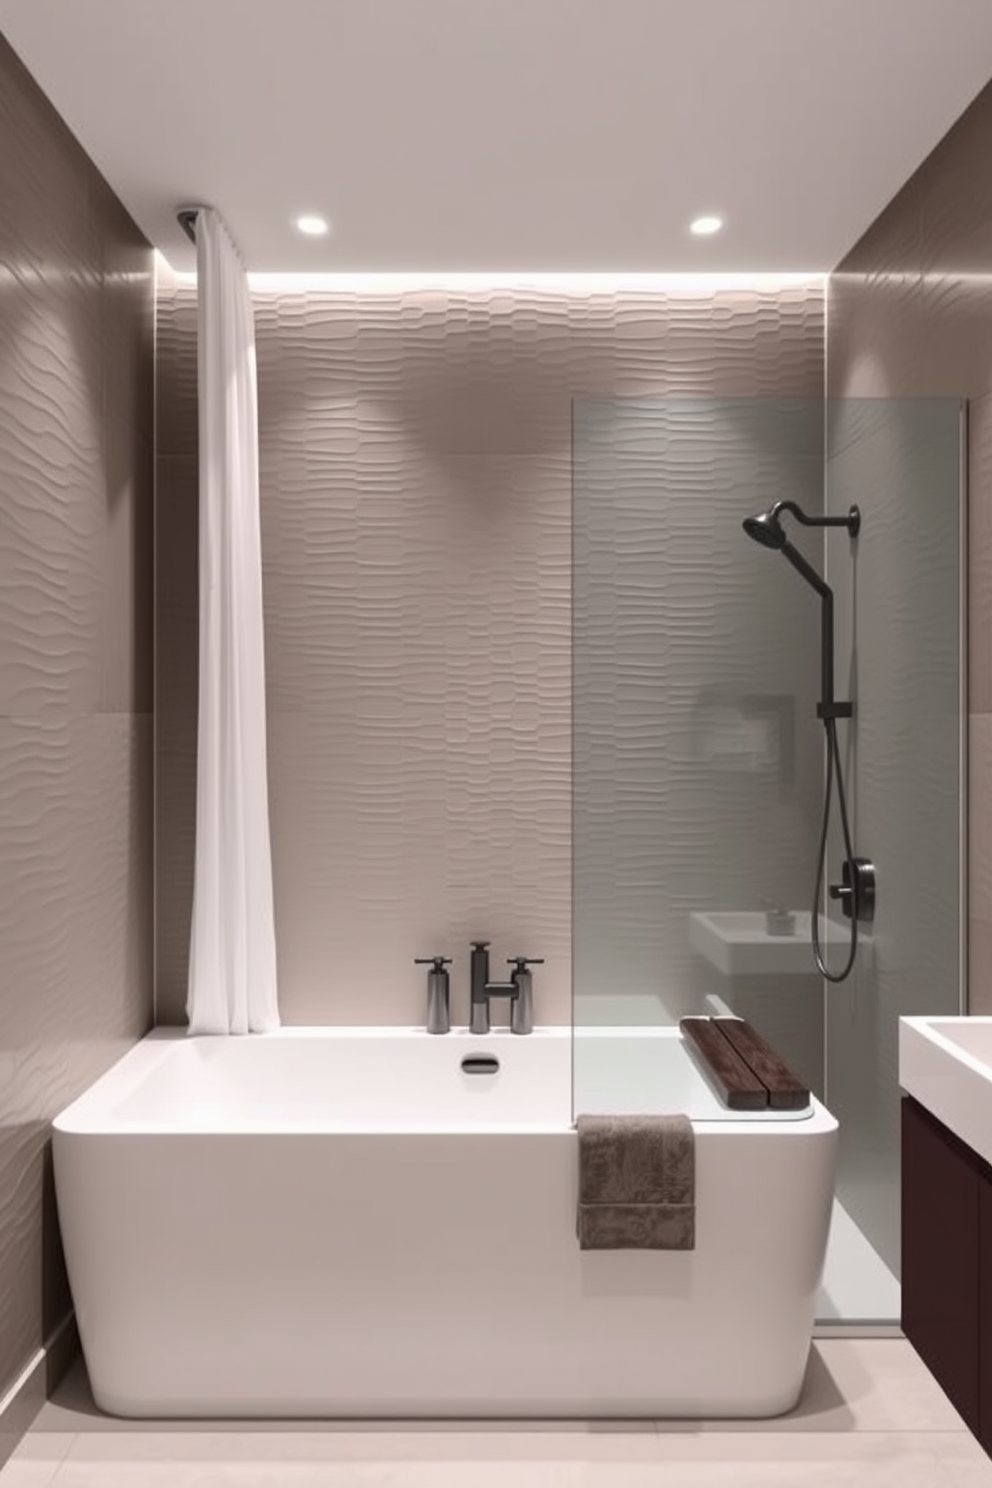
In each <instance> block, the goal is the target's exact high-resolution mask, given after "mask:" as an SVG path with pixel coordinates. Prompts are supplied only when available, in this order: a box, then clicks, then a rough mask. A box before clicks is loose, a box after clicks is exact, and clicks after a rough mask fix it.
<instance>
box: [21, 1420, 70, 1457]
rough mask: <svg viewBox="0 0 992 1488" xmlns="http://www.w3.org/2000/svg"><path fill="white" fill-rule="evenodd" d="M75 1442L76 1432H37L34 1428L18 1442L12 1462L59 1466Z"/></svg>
mask: <svg viewBox="0 0 992 1488" xmlns="http://www.w3.org/2000/svg"><path fill="white" fill-rule="evenodd" d="M75 1440H76V1436H75V1432H72V1431H68V1432H60V1431H36V1430H35V1429H34V1428H33V1427H32V1429H31V1430H30V1431H29V1432H28V1434H27V1435H26V1436H24V1437H22V1438H21V1440H20V1441H19V1442H18V1444H17V1447H16V1449H15V1451H13V1452H12V1453H11V1461H12V1462H51V1463H53V1464H58V1463H59V1462H61V1461H62V1459H63V1457H65V1456H66V1454H67V1453H68V1451H69V1448H70V1447H71V1446H72V1444H73V1442H74V1441H75Z"/></svg>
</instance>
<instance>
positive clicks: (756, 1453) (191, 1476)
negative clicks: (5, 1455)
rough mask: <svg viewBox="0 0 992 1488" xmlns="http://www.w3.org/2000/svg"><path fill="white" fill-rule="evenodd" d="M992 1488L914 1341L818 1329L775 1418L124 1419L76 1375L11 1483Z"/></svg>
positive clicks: (982, 1460) (219, 1487)
mask: <svg viewBox="0 0 992 1488" xmlns="http://www.w3.org/2000/svg"><path fill="white" fill-rule="evenodd" d="M49 1485H54V1488H302V1485H309V1488H317V1485H320V1488H717V1485H721V1488H731V1485H732V1488H992V1462H990V1461H989V1459H988V1458H987V1457H986V1456H985V1454H984V1452H983V1451H982V1450H981V1448H980V1447H979V1446H978V1445H977V1443H976V1442H975V1441H974V1440H973V1439H972V1437H971V1435H970V1434H969V1433H968V1431H967V1430H966V1428H965V1426H964V1423H963V1422H962V1420H961V1418H960V1416H958V1414H957V1413H956V1411H955V1410H954V1409H953V1408H952V1406H951V1405H950V1404H949V1403H948V1401H947V1400H946V1399H945V1397H944V1395H943V1394H942V1393H941V1391H940V1390H939V1389H938V1387H937V1385H936V1384H935V1383H934V1381H933V1379H932V1377H931V1376H930V1374H929V1373H928V1372H927V1370H926V1369H925V1368H924V1367H923V1365H922V1364H921V1363H920V1362H919V1360H918V1359H917V1357H916V1355H915V1354H914V1352H913V1350H912V1349H911V1348H910V1346H909V1344H908V1343H905V1342H904V1341H903V1340H901V1339H889V1338H885V1339H836V1340H832V1339H824V1340H820V1341H818V1342H817V1343H816V1344H814V1347H813V1354H812V1357H811V1359H810V1367H809V1371H808V1374H807V1379H806V1388H805V1390H804V1393H803V1398H802V1400H801V1401H800V1403H799V1405H798V1406H797V1407H796V1409H795V1410H794V1411H792V1412H791V1413H790V1414H789V1415H787V1416H782V1417H780V1418H778V1419H777V1420H774V1421H753V1422H743V1421H689V1422H686V1421H682V1422H678V1421H654V1422H652V1421H642V1422H605V1421H595V1422H549V1423H547V1424H545V1423H534V1422H527V1423H496V1422H480V1423H478V1424H469V1423H465V1422H458V1423H453V1424H450V1425H444V1424H440V1423H437V1422H424V1423H420V1424H418V1423H415V1422H399V1423H395V1424H389V1425H384V1424H382V1423H379V1422H377V1423H375V1424H374V1425H371V1424H368V1423H367V1424H364V1425H363V1424H361V1423H359V1424H348V1423H342V1422H303V1423H282V1424H279V1423H272V1422H251V1423H242V1424H240V1425H236V1426H235V1425H233V1424H232V1423H230V1422H227V1423H216V1422H169V1423H164V1422H155V1423H145V1422H140V1421H129V1422H115V1421H112V1420H110V1419H109V1418H108V1417H106V1416H102V1415H100V1414H99V1413H98V1412H97V1411H96V1408H95V1407H94V1405H93V1404H92V1401H91V1399H90V1397H89V1391H88V1388H87V1386H86V1379H85V1375H84V1374H83V1373H82V1371H81V1370H79V1369H77V1370H76V1371H74V1372H73V1374H71V1375H70V1376H69V1378H68V1379H67V1380H66V1382H65V1384H64V1385H63V1386H62V1387H61V1389H60V1390H59V1391H58V1393H57V1396H56V1398H55V1400H53V1401H52V1402H50V1403H49V1404H48V1405H47V1406H45V1408H44V1409H43V1411H42V1412H41V1414H40V1416H39V1417H38V1419H37V1421H36V1423H35V1426H34V1429H33V1430H32V1431H31V1432H30V1433H29V1434H28V1436H27V1437H26V1438H25V1439H24V1441H23V1442H22V1443H21V1446H20V1449H19V1450H18V1452H17V1454H16V1455H15V1456H14V1457H13V1458H12V1459H11V1460H10V1462H8V1464H7V1466H6V1467H5V1468H4V1469H3V1470H2V1471H0V1488H49Z"/></svg>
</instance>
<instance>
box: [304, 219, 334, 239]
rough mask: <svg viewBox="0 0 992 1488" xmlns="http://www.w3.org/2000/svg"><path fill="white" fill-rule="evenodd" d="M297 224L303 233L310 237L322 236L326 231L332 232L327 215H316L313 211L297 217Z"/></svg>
mask: <svg viewBox="0 0 992 1488" xmlns="http://www.w3.org/2000/svg"><path fill="white" fill-rule="evenodd" d="M296 226H297V227H298V228H299V230H300V232H301V233H306V235H307V237H308V238H322V237H323V236H324V234H325V233H326V232H330V223H329V222H328V221H327V218H326V217H316V216H314V215H313V214H312V213H311V214H309V215H307V216H303V217H297V219H296Z"/></svg>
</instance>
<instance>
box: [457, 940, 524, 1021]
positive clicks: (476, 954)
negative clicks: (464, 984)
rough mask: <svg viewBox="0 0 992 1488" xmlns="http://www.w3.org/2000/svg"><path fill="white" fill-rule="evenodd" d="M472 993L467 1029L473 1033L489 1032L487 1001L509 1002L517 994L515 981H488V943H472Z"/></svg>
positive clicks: (517, 989)
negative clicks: (491, 999) (493, 999)
mask: <svg viewBox="0 0 992 1488" xmlns="http://www.w3.org/2000/svg"><path fill="white" fill-rule="evenodd" d="M471 965H472V993H471V1004H470V1021H469V1027H470V1028H471V1030H472V1032H473V1033H488V1032H489V999H490V998H491V997H508V998H509V999H510V1000H511V1002H512V1001H513V1000H514V998H516V997H517V996H518V994H519V991H520V989H519V987H518V985H517V983H516V981H509V982H491V981H490V980H489V942H488V940H474V941H473V942H472V962H471Z"/></svg>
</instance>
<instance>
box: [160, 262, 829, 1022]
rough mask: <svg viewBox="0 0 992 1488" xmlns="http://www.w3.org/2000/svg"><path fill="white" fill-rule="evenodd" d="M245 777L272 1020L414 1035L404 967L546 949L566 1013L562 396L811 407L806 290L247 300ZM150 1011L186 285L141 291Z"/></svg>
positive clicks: (190, 407)
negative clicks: (267, 904)
mask: <svg viewBox="0 0 992 1488" xmlns="http://www.w3.org/2000/svg"><path fill="white" fill-rule="evenodd" d="M255 304H256V321H257V332H258V361H259V397H260V440H261V480H262V525H263V564H264V585H265V603H266V645H267V661H268V676H269V775H270V799H271V810H272V835H273V854H274V867H275V897H276V918H277V936H278V953H279V975H280V999H281V1005H282V1010H283V1015H284V1018H285V1019H286V1021H288V1022H290V1023H308V1022H316V1023H355V1022H369V1023H393V1022H395V1023H403V1024H416V1023H422V1022H423V1018H424V991H423V987H424V977H423V972H422V969H421V968H414V967H413V965H412V961H413V957H414V956H424V955H428V954H433V953H435V952H441V951H443V952H445V953H447V954H449V955H452V956H454V957H455V958H456V964H455V966H454V968H453V982H452V987H453V1003H454V1006H453V1014H454V1018H455V1020H456V1021H458V1022H464V1021H466V1017H467V979H468V945H469V941H470V940H471V939H472V938H473V937H479V936H487V937H490V938H491V939H492V941H493V955H494V958H495V964H496V965H498V964H499V962H500V961H501V960H502V958H504V957H506V956H508V955H510V954H512V953H526V954H529V955H536V956H544V957H546V965H545V966H544V967H541V968H539V970H538V972H537V974H536V976H535V996H536V1006H537V1017H538V1019H539V1020H541V1021H547V1022H554V1023H563V1022H567V1021H569V1020H570V1017H571V1005H570V996H571V967H570V946H571V924H570V916H571V909H570V903H571V883H570V877H571V872H570V870H571V863H570V857H571V842H570V791H571V728H570V707H571V678H570V624H571V616H570V594H569V584H570V545H571V518H570V509H571V478H572V456H571V434H572V427H571V419H572V399H573V397H584V398H614V397H615V398H624V397H637V396H640V397H651V396H661V395H665V394H676V393H678V394H682V395H714V394H722V395H726V396H735V395H737V396H766V397H781V396H785V395H789V396H795V397H810V398H818V397H821V396H822V391H823V292H822V284H821V283H820V282H818V281H817V282H814V283H809V284H806V285H801V286H795V285H793V286H791V287H789V288H784V287H781V286H780V287H779V288H777V289H775V290H771V289H762V290H758V289H755V290H752V291H747V292H745V291H741V290H734V291H731V290H720V291H717V290H712V289H711V290H708V291H707V292H705V293H696V294H695V295H692V296H689V295H683V296H681V297H680V296H675V295H664V294H646V293H623V294H621V293H597V294H594V295H579V294H574V293H564V292H562V293H557V294H555V293H550V292H548V291H547V290H538V289H537V288H534V289H519V290H516V291H514V292H512V293H511V292H509V291H500V292H496V291H493V292H488V293H487V292H482V291H479V292H470V291H464V290H460V291H457V292H455V291H447V292H440V291H436V290H422V291H419V292H417V293H406V294H399V293H392V294H387V293H381V294H372V293H363V294H361V295H357V294H347V293H330V292H324V291H321V292H309V293H306V294H303V293H297V294H293V293H282V292H280V293H260V294H258V295H256V301H255ZM158 332H159V363H158V365H159V404H158V416H159V445H158V458H159V465H158V478H159V503H158V511H159V526H158V531H157V544H156V548H157V555H158V558H157V561H158V570H157V591H158V611H157V615H158V631H157V636H158V642H157V644H158V665H157V689H158V690H157V705H156V727H157V730H158V772H159V773H158V800H159V817H158V839H157V840H158V848H157V852H158V879H157V882H158V890H157V894H158V897H157V945H158V953H157V955H158V961H157V999H158V1001H157V1009H158V1013H157V1015H158V1018H159V1020H160V1021H162V1022H171V1021H182V1020H183V1017H184V1003H185V981H186V953H187V942H188V935H189V905H190V894H191V868H192V845H193V820H194V794H193V791H194V767H195V749H196V561H195V554H196V400H195V301H194V292H193V291H192V290H191V289H190V287H189V286H187V285H185V284H182V283H175V282H170V281H169V280H168V279H167V278H165V277H163V278H162V279H161V281H160V286H159V317H158Z"/></svg>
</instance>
